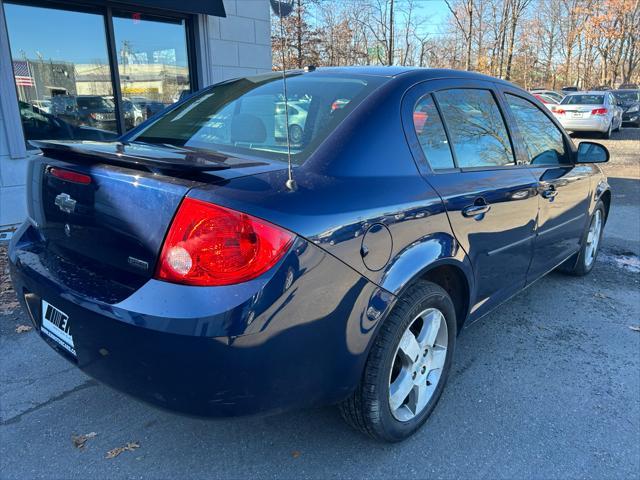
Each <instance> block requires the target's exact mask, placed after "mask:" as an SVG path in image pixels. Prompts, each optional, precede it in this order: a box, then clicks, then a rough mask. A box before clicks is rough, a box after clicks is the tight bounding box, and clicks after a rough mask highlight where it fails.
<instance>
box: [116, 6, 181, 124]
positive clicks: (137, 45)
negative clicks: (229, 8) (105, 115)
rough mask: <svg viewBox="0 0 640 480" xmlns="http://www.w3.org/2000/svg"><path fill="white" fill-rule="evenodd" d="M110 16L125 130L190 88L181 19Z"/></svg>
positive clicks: (118, 13)
mask: <svg viewBox="0 0 640 480" xmlns="http://www.w3.org/2000/svg"><path fill="white" fill-rule="evenodd" d="M115 15H116V16H114V18H113V29H114V34H115V40H116V49H117V58H118V70H119V74H120V89H121V91H122V101H123V116H124V122H125V129H126V130H130V129H132V128H134V127H136V126H137V125H139V124H140V123H142V122H143V121H144V120H146V119H147V118H149V117H151V116H153V115H155V114H156V113H158V112H161V111H162V110H164V109H165V108H166V107H167V106H168V105H170V104H172V103H174V102H177V101H178V100H179V99H180V98H181V97H182V96H184V95H185V94H187V93H188V92H189V91H190V79H189V67H188V57H187V35H186V29H185V24H184V21H183V20H167V19H158V18H157V17H150V16H147V15H142V14H140V13H128V12H117V13H116V14H115Z"/></svg>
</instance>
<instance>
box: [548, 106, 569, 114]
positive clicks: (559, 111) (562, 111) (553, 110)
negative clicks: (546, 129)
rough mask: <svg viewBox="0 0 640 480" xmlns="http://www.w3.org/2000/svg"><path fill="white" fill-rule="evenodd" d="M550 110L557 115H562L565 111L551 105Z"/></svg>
mask: <svg viewBox="0 0 640 480" xmlns="http://www.w3.org/2000/svg"><path fill="white" fill-rule="evenodd" d="M551 111H552V112H553V113H557V114H558V115H564V114H565V113H567V112H565V111H564V110H563V109H562V108H558V107H553V108H552V109H551Z"/></svg>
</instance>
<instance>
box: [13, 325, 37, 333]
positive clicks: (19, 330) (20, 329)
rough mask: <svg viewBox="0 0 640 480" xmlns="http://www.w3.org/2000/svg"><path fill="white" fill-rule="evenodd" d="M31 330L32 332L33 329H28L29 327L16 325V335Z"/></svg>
mask: <svg viewBox="0 0 640 480" xmlns="http://www.w3.org/2000/svg"><path fill="white" fill-rule="evenodd" d="M31 330H33V327H30V326H29V325H18V326H17V327H16V333H25V332H29V331H31Z"/></svg>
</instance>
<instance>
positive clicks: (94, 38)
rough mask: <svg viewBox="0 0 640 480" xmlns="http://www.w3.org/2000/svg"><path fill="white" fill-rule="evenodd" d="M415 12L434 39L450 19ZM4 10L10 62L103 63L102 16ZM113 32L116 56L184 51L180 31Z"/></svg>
mask: <svg viewBox="0 0 640 480" xmlns="http://www.w3.org/2000/svg"><path fill="white" fill-rule="evenodd" d="M240 1H242V0H240ZM265 1H266V0H265ZM396 1H397V3H398V4H399V5H401V4H402V3H403V0H396ZM416 7H417V10H418V15H419V16H421V17H428V19H427V20H426V21H425V22H424V24H423V25H422V27H421V28H422V30H423V31H425V32H429V33H437V32H438V30H439V28H440V26H441V25H442V24H443V23H444V22H445V20H446V18H447V16H448V14H449V10H448V8H447V5H446V4H445V2H444V0H416ZM4 8H5V14H6V21H7V26H8V29H9V40H10V43H11V53H12V56H13V58H14V59H15V60H18V59H21V58H23V52H24V55H26V57H27V58H29V59H37V58H38V54H40V55H41V56H42V58H43V59H45V60H54V61H55V60H60V61H67V62H74V63H94V62H96V61H99V62H100V63H105V64H106V63H108V62H107V50H106V40H105V33H104V21H103V18H102V16H100V15H96V14H89V13H79V12H71V11H62V10H54V9H48V8H39V7H28V6H23V5H14V4H10V3H5V5H4ZM114 29H115V34H116V43H117V47H118V50H120V48H121V47H122V41H123V40H124V39H126V40H129V41H130V44H131V46H132V47H133V49H134V50H135V51H137V52H148V55H147V57H148V58H150V59H151V58H152V54H151V52H152V51H154V50H162V49H166V48H173V47H175V46H178V45H180V46H183V45H184V41H185V39H184V30H183V28H182V27H181V26H180V25H173V24H162V23H156V22H148V21H141V22H134V21H133V20H131V19H130V18H129V19H124V18H115V19H114ZM176 62H177V64H178V65H180V66H186V62H187V59H186V52H185V51H184V48H181V49H179V51H177V52H176Z"/></svg>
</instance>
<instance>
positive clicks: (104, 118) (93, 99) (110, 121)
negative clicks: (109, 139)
mask: <svg viewBox="0 0 640 480" xmlns="http://www.w3.org/2000/svg"><path fill="white" fill-rule="evenodd" d="M51 113H52V114H53V115H55V116H56V117H58V118H61V119H62V120H64V121H66V122H69V123H71V124H74V125H84V126H89V127H94V128H99V129H101V130H109V131H112V132H115V131H116V130H117V128H116V114H115V106H114V104H113V102H112V101H111V100H110V99H108V98H105V97H102V96H100V95H78V96H74V95H57V96H54V97H53V98H52V99H51Z"/></svg>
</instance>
